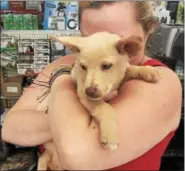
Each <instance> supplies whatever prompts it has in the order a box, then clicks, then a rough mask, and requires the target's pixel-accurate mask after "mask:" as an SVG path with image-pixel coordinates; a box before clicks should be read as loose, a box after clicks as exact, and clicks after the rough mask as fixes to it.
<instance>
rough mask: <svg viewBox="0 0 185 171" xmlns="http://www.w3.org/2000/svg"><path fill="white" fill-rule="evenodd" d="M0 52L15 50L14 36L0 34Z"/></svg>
mask: <svg viewBox="0 0 185 171" xmlns="http://www.w3.org/2000/svg"><path fill="white" fill-rule="evenodd" d="M0 50H1V53H2V52H17V42H16V39H15V38H14V37H11V36H6V35H1V46H0Z"/></svg>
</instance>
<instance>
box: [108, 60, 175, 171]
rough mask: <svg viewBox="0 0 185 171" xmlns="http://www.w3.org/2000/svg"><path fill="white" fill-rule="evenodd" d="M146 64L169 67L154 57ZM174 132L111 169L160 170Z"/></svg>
mask: <svg viewBox="0 0 185 171" xmlns="http://www.w3.org/2000/svg"><path fill="white" fill-rule="evenodd" d="M146 65H150V66H164V67H167V66H166V65H164V64H162V63H161V62H159V61H158V60H154V59H151V60H148V61H146V62H145V63H144V64H143V66H146ZM174 133H175V131H174V132H170V133H169V134H168V135H167V136H166V137H165V138H164V139H163V140H162V141H161V142H159V143H158V144H157V145H156V146H154V147H153V148H152V149H150V150H149V151H148V152H146V153H145V154H143V155H142V156H140V157H138V158H137V159H135V160H132V161H130V162H128V163H126V164H124V165H121V166H118V167H116V168H113V169H110V170H126V171H127V170H159V169H160V165H161V157H162V155H163V153H164V152H165V150H166V148H167V146H168V144H169V142H170V140H171V139H172V137H173V136H174ZM123 153H124V152H123Z"/></svg>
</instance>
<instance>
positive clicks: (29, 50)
mask: <svg viewBox="0 0 185 171" xmlns="http://www.w3.org/2000/svg"><path fill="white" fill-rule="evenodd" d="M18 52H19V54H20V55H21V54H22V55H34V46H33V40H24V39H23V40H19V41H18Z"/></svg>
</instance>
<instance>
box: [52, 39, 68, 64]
mask: <svg viewBox="0 0 185 171" xmlns="http://www.w3.org/2000/svg"><path fill="white" fill-rule="evenodd" d="M65 49H66V48H65V46H64V45H62V44H61V43H59V42H58V41H55V40H51V62H52V61H54V60H56V59H58V58H60V57H61V56H65Z"/></svg>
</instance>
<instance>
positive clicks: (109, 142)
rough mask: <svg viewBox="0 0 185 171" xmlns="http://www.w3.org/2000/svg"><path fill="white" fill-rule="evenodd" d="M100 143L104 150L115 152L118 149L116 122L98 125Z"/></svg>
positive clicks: (104, 122)
mask: <svg viewBox="0 0 185 171" xmlns="http://www.w3.org/2000/svg"><path fill="white" fill-rule="evenodd" d="M100 141H101V143H102V145H103V146H104V147H105V148H108V149H110V150H115V149H117V147H118V144H119V143H118V128H117V123H116V121H113V120H111V121H102V123H100Z"/></svg>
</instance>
